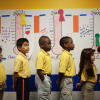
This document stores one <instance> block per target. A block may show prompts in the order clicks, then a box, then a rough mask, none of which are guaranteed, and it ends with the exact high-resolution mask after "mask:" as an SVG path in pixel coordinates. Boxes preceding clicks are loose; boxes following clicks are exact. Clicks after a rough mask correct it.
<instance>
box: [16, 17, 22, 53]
mask: <svg viewBox="0 0 100 100" xmlns="http://www.w3.org/2000/svg"><path fill="white" fill-rule="evenodd" d="M22 30H23V28H22V25H21V17H20V16H16V41H17V40H18V39H19V38H23V31H22ZM14 52H15V54H18V52H19V51H18V49H17V46H15V48H14Z"/></svg>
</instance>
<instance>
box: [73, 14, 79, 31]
mask: <svg viewBox="0 0 100 100" xmlns="http://www.w3.org/2000/svg"><path fill="white" fill-rule="evenodd" d="M73 32H79V16H78V15H73Z"/></svg>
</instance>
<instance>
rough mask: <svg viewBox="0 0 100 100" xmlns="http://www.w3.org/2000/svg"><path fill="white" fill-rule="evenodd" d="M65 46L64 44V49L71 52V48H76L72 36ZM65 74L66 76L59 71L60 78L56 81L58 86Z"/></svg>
mask: <svg viewBox="0 0 100 100" xmlns="http://www.w3.org/2000/svg"><path fill="white" fill-rule="evenodd" d="M63 46H64V49H65V50H66V51H68V52H70V50H73V49H74V43H73V40H72V39H71V38H70V39H69V42H68V43H65V44H64V45H63ZM63 76H64V73H59V78H58V80H57V81H56V83H57V85H58V86H59V85H60V83H61V80H62V78H63Z"/></svg>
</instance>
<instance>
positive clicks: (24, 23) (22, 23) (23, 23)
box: [20, 14, 26, 25]
mask: <svg viewBox="0 0 100 100" xmlns="http://www.w3.org/2000/svg"><path fill="white" fill-rule="evenodd" d="M20 17H21V25H26V21H25V14H21V15H20Z"/></svg>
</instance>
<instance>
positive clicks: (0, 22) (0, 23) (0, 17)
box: [0, 16, 1, 33]
mask: <svg viewBox="0 0 100 100" xmlns="http://www.w3.org/2000/svg"><path fill="white" fill-rule="evenodd" d="M0 33H1V16H0Z"/></svg>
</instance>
